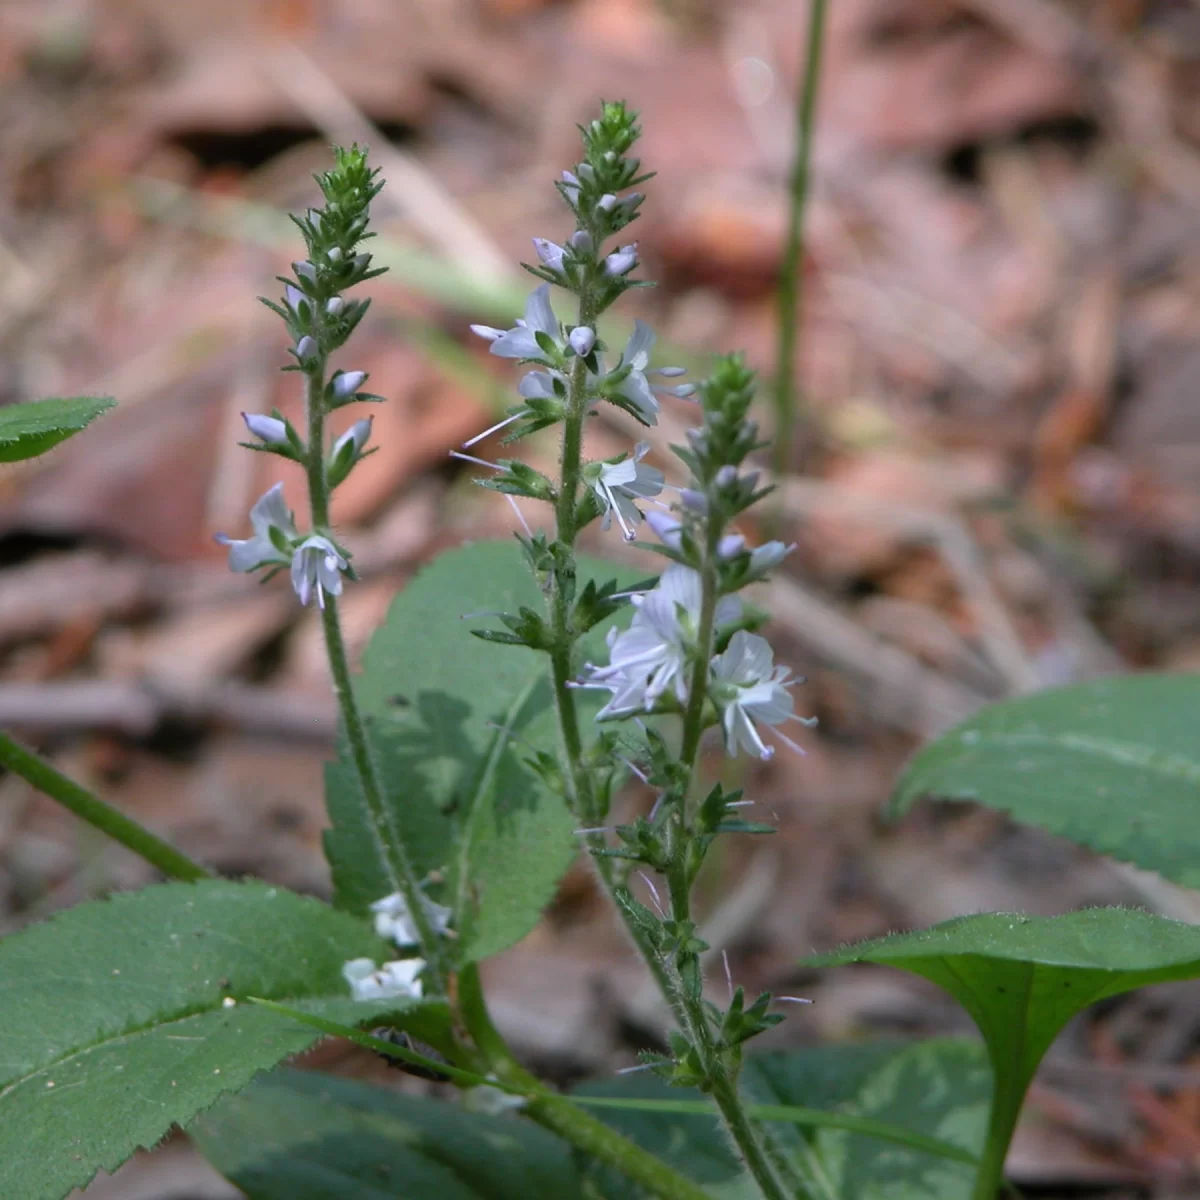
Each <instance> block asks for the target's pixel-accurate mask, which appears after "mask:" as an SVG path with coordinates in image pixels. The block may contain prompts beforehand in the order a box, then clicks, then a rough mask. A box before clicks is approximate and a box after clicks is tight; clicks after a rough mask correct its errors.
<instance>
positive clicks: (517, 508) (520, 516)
mask: <svg viewBox="0 0 1200 1200" xmlns="http://www.w3.org/2000/svg"><path fill="white" fill-rule="evenodd" d="M504 498H505V500H507V501H508V503H509V507H510V508H511V509H512V510H513V512H515V513H516V514H517V520H518V521H520V522H521V528H522V529H523V530H525V536H526V537H527V538H532V537H533V530H532V529H530V528H529V522H528V521H526V520H525V514H524V513H522V512H521V509H520V506H519V505H518V504H517V502H516V500H515V499H514V497H512V496H510V495H509V494H508V492H505V493H504Z"/></svg>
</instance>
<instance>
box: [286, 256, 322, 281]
mask: <svg viewBox="0 0 1200 1200" xmlns="http://www.w3.org/2000/svg"><path fill="white" fill-rule="evenodd" d="M292 270H293V271H295V272H296V276H297V278H299V279H303V280H305V281H306V282H308V283H316V282H317V268H316V267H314V266H313V265H312V263H310V262H309V261H308V260H307V259H305V260H304V261H303V262H294V263H292Z"/></svg>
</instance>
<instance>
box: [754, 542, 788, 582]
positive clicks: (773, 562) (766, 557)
mask: <svg viewBox="0 0 1200 1200" xmlns="http://www.w3.org/2000/svg"><path fill="white" fill-rule="evenodd" d="M795 548H796V544H795V543H794V542H793V543H792V544H791V545H790V546H785V545H784V544H783V543H782V542H764V543H763V544H762V545H761V546H756V547H755V548H754V549H753V550H751V551H750V569H751V570H752V571H753V572H754V573H755V574H756V575H759V574H763V573H765V572H767V571H770V570H771V569H772V568H774V567H777V566H779V564H780V563H781V562H783V560H784V559H785V558H787V556H788V555H789V554H791V552H792V551H793V550H795Z"/></svg>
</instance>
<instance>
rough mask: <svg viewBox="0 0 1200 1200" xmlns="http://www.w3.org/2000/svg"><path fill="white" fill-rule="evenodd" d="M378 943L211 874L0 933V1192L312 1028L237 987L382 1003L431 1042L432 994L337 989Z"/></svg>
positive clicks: (249, 1071)
mask: <svg viewBox="0 0 1200 1200" xmlns="http://www.w3.org/2000/svg"><path fill="white" fill-rule="evenodd" d="M387 954H388V950H387V947H386V946H385V945H384V944H383V943H382V942H380V941H379V939H378V938H376V937H375V935H374V934H373V933H372V931H371V930H370V929H369V928H368V927H367V926H366V925H364V923H363V922H361V921H359V920H356V919H355V918H353V917H350V916H348V915H347V914H345V913H339V912H335V911H334V910H333V909H331V908H329V907H328V906H327V905H324V904H321V903H319V902H318V901H316V900H311V899H306V898H304V897H301V896H297V895H295V894H294V893H292V892H288V891H286V890H284V889H283V888H274V887H268V886H266V885H264V884H258V883H229V882H225V881H209V882H202V883H195V884H182V883H173V884H165V885H163V886H160V887H152V888H147V889H146V890H145V891H142V892H136V893H128V894H121V895H117V896H114V897H113V898H112V899H110V900H104V901H98V902H95V903H91V904H84V905H81V906H80V907H79V908H75V909H71V910H69V911H68V912H65V913H62V914H61V915H59V916H56V917H54V918H52V919H51V920H49V921H47V922H45V923H43V924H40V925H34V926H32V927H31V928H29V929H26V930H24V931H22V932H20V933H17V934H13V935H12V936H11V937H8V938H6V939H5V940H4V941H3V942H0V1196H6V1197H7V1196H13V1197H17V1196H19V1197H21V1200H59V1198H60V1197H62V1196H64V1195H65V1194H66V1193H67V1192H68V1191H70V1190H71V1188H73V1187H78V1186H82V1185H83V1184H85V1183H86V1182H87V1181H88V1180H89V1179H90V1178H91V1177H92V1175H93V1174H95V1172H96V1171H97V1170H101V1169H103V1170H112V1169H113V1168H114V1167H116V1166H118V1165H119V1164H120V1163H121V1162H123V1161H124V1160H125V1159H126V1158H128V1157H129V1155H130V1154H132V1153H133V1152H134V1150H136V1149H137V1148H138V1147H139V1146H152V1145H154V1143H155V1142H157V1141H158V1140H159V1139H160V1138H161V1137H162V1136H163V1135H164V1134H166V1133H167V1132H168V1130H169V1129H170V1128H171V1126H172V1125H174V1124H177V1123H183V1122H186V1121H188V1120H190V1119H191V1118H192V1117H193V1116H194V1115H195V1114H196V1113H197V1112H199V1111H201V1110H202V1109H204V1108H206V1107H207V1106H208V1105H210V1104H211V1103H212V1102H213V1101H214V1100H215V1099H217V1097H218V1096H220V1095H221V1094H222V1093H224V1092H228V1091H233V1090H236V1089H238V1088H241V1087H243V1086H245V1084H246V1083H247V1082H249V1080H250V1079H251V1078H252V1077H253V1076H254V1075H255V1073H256V1072H258V1071H260V1070H262V1069H264V1068H266V1067H270V1066H273V1065H274V1064H276V1063H277V1062H279V1061H280V1060H281V1059H283V1058H286V1057H287V1056H289V1055H292V1054H296V1053H298V1052H299V1051H301V1050H304V1049H306V1048H307V1047H308V1046H310V1045H311V1044H312V1043H313V1042H314V1041H315V1040H317V1038H319V1037H320V1034H319V1033H318V1032H317V1031H315V1030H313V1029H312V1028H311V1027H309V1026H307V1025H301V1024H299V1023H298V1022H296V1021H294V1020H292V1019H290V1018H287V1017H283V1016H280V1015H279V1014H277V1013H274V1012H271V1011H269V1010H267V1009H265V1008H262V1007H260V1006H256V1005H253V1004H247V1003H239V1002H238V998H244V997H249V996H264V997H268V998H271V999H276V1000H284V1001H286V1002H287V1003H288V1004H290V1005H292V1006H293V1007H296V1008H299V1009H303V1010H306V1011H309V1012H315V1013H318V1014H321V1015H323V1016H328V1017H330V1018H332V1019H334V1020H339V1021H344V1022H348V1023H352V1024H359V1023H361V1022H363V1021H364V1020H370V1021H372V1022H374V1023H379V1022H380V1020H381V1018H383V1017H384V1016H385V1015H386V1016H387V1019H388V1020H389V1022H391V1020H392V1017H393V1015H394V1016H395V1017H396V1018H397V1019H396V1023H397V1024H403V1025H404V1026H405V1027H406V1028H409V1027H411V1028H412V1029H413V1031H414V1032H415V1033H417V1034H418V1036H420V1037H422V1038H424V1039H425V1040H427V1041H433V1042H435V1043H437V1042H443V1041H444V1037H445V1031H446V1028H447V1021H448V1018H447V1015H446V1009H445V1006H444V1004H442V1003H440V1002H439V1003H428V1004H416V1005H413V1004H411V1003H407V1004H406V1003H405V1002H398V1001H394V1000H393V1001H377V1002H371V1003H365V1004H359V1003H355V1002H354V1001H352V1000H351V999H350V998H349V990H348V988H347V986H346V983H345V981H344V980H343V979H342V977H341V968H342V964H343V962H344V961H345V960H346V959H348V958H353V957H358V956H369V957H374V958H376V959H379V958H382V957H385V956H386V955H387ZM228 1000H232V1001H233V1003H232V1004H229V1003H228Z"/></svg>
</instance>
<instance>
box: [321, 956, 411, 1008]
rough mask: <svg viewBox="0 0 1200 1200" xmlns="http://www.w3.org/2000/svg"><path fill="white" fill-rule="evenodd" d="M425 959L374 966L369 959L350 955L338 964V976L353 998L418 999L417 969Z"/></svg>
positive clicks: (403, 960)
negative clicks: (345, 984)
mask: <svg viewBox="0 0 1200 1200" xmlns="http://www.w3.org/2000/svg"><path fill="white" fill-rule="evenodd" d="M424 969H425V960H424V959H421V958H406V959H402V960H397V961H395V962H386V963H384V964H383V965H382V966H381V967H378V968H377V967H376V966H375V960H374V959H371V958H352V959H351V960H350V961H349V962H348V963H346V964H345V966H343V967H342V978H343V979H345V981H346V982H347V983H348V984H349V985H350V994H351V995H352V996H353V997H354V999H355V1000H420V999H421V992H422V989H421V980H420V978H419V976H420V974H421V972H422V971H423V970H424Z"/></svg>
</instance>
